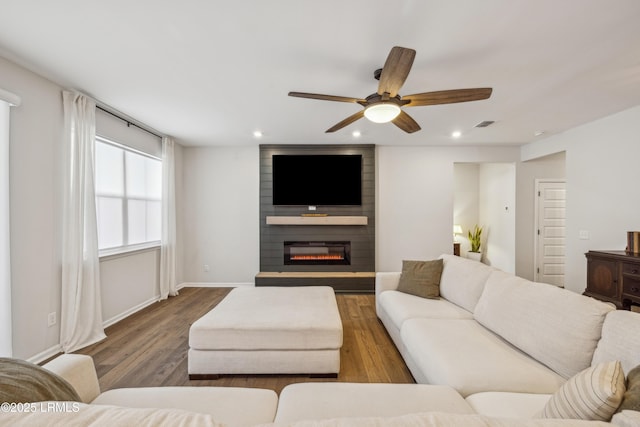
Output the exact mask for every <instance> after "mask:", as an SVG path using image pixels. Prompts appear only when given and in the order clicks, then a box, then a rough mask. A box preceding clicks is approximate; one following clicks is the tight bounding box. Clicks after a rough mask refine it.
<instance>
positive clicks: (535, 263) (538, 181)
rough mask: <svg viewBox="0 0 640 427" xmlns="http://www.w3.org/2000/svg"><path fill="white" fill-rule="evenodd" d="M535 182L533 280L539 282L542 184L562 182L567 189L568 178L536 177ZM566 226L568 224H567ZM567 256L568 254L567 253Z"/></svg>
mask: <svg viewBox="0 0 640 427" xmlns="http://www.w3.org/2000/svg"><path fill="white" fill-rule="evenodd" d="M534 182H535V188H534V192H533V197H534V199H535V203H534V208H533V212H534V217H533V281H534V282H537V281H538V275H539V274H540V273H539V271H538V249H539V248H538V244H539V243H538V240H539V235H538V230H540V215H539V212H540V195H539V193H540V184H543V183H545V184H546V183H550V182H561V183H563V184H565V191H566V185H567V180H566V179H565V178H536V179H535V180H534ZM565 227H566V226H565ZM565 256H566V255H565Z"/></svg>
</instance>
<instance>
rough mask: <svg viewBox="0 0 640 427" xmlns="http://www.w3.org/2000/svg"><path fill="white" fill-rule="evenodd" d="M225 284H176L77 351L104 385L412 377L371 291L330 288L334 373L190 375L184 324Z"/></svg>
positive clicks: (277, 386)
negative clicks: (336, 315)
mask: <svg viewBox="0 0 640 427" xmlns="http://www.w3.org/2000/svg"><path fill="white" fill-rule="evenodd" d="M230 291H231V288H183V289H182V290H181V291H180V295H179V296H177V297H171V298H169V299H168V300H166V301H160V302H158V303H155V304H153V305H151V306H149V307H147V308H145V309H143V310H141V311H139V312H137V313H135V314H133V315H131V316H129V317H127V318H126V319H123V320H122V321H120V322H118V323H116V324H115V325H113V326H111V327H109V328H107V330H106V334H107V337H108V338H107V339H106V340H104V341H102V342H100V343H97V344H94V345H92V346H90V347H86V348H84V349H82V350H80V351H78V352H77V353H78V354H88V355H90V356H92V357H93V359H94V363H95V365H96V370H97V372H98V378H99V381H100V387H101V389H102V390H103V391H105V390H110V389H113V388H121V387H157V386H219V387H258V388H268V389H272V390H275V391H276V392H277V393H280V391H281V390H282V388H283V387H285V386H286V385H288V384H293V383H298V382H325V381H342V382H390V383H413V382H414V380H413V377H412V376H411V373H410V372H409V370H408V368H407V367H406V365H405V363H404V361H403V360H402V357H401V356H400V354H399V352H398V350H397V349H396V348H395V345H394V344H393V342H392V341H391V338H390V337H389V335H388V334H387V332H386V330H385V329H384V326H383V325H382V324H381V323H380V321H379V320H378V318H377V316H376V314H375V300H374V298H375V297H374V295H371V294H337V295H336V301H337V303H338V309H339V311H340V316H341V319H342V324H343V331H344V343H343V346H342V350H341V353H340V356H341V369H340V373H339V374H338V377H337V378H311V377H309V376H299V375H226V376H222V377H221V378H219V379H216V380H189V377H188V374H187V350H188V348H189V327H190V326H191V324H192V323H193V322H194V321H196V320H197V319H199V318H200V317H202V316H203V315H204V314H205V313H207V312H208V311H209V310H211V309H212V308H213V307H215V306H216V305H217V304H218V303H219V302H220V301H221V300H222V299H223V298H224V297H225V296H226V295H227V294H228V293H229V292H230Z"/></svg>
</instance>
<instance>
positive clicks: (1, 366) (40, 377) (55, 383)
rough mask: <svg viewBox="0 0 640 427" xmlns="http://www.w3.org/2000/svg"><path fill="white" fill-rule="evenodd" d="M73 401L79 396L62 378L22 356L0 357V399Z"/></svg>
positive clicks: (19, 401) (27, 401) (26, 401)
mask: <svg viewBox="0 0 640 427" xmlns="http://www.w3.org/2000/svg"><path fill="white" fill-rule="evenodd" d="M43 401H76V402H80V396H78V393H76V391H75V390H74V389H73V387H72V386H71V385H70V384H69V383H68V382H67V381H65V380H64V379H63V378H61V377H59V376H58V375H56V374H54V373H53V372H51V371H48V370H47V369H44V368H41V367H40V366H38V365H34V364H33V363H29V362H26V361H24V360H19V359H12V358H8V357H2V358H0V402H7V403H29V402H43Z"/></svg>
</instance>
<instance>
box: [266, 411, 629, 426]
mask: <svg viewBox="0 0 640 427" xmlns="http://www.w3.org/2000/svg"><path fill="white" fill-rule="evenodd" d="M626 412H629V411H626ZM285 426H286V427H583V426H584V427H611V425H610V424H609V423H605V422H599V421H583V420H552V419H548V420H533V419H529V420H526V419H513V418H495V417H487V416H484V415H478V414H448V413H446V412H422V413H417V414H406V415H398V416H395V417H358V418H352V417H343V418H325V419H315V420H304V421H297V422H294V423H289V424H280V423H273V424H269V425H264V426H260V427H285ZM629 426H630V425H629ZM636 426H637V424H636V425H634V427H636ZM624 427H627V426H626V425H625V426H624Z"/></svg>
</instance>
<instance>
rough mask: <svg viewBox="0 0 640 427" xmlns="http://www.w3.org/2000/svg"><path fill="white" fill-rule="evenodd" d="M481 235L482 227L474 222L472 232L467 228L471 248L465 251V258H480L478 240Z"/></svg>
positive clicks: (477, 259)
mask: <svg viewBox="0 0 640 427" xmlns="http://www.w3.org/2000/svg"><path fill="white" fill-rule="evenodd" d="M481 237H482V227H478V225H477V224H476V226H475V228H474V229H473V232H471V230H469V243H471V250H470V251H469V252H467V258H471V259H474V260H476V261H480V259H481V258H482V253H481V252H480V246H481V244H482V243H481V241H480V238H481Z"/></svg>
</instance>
